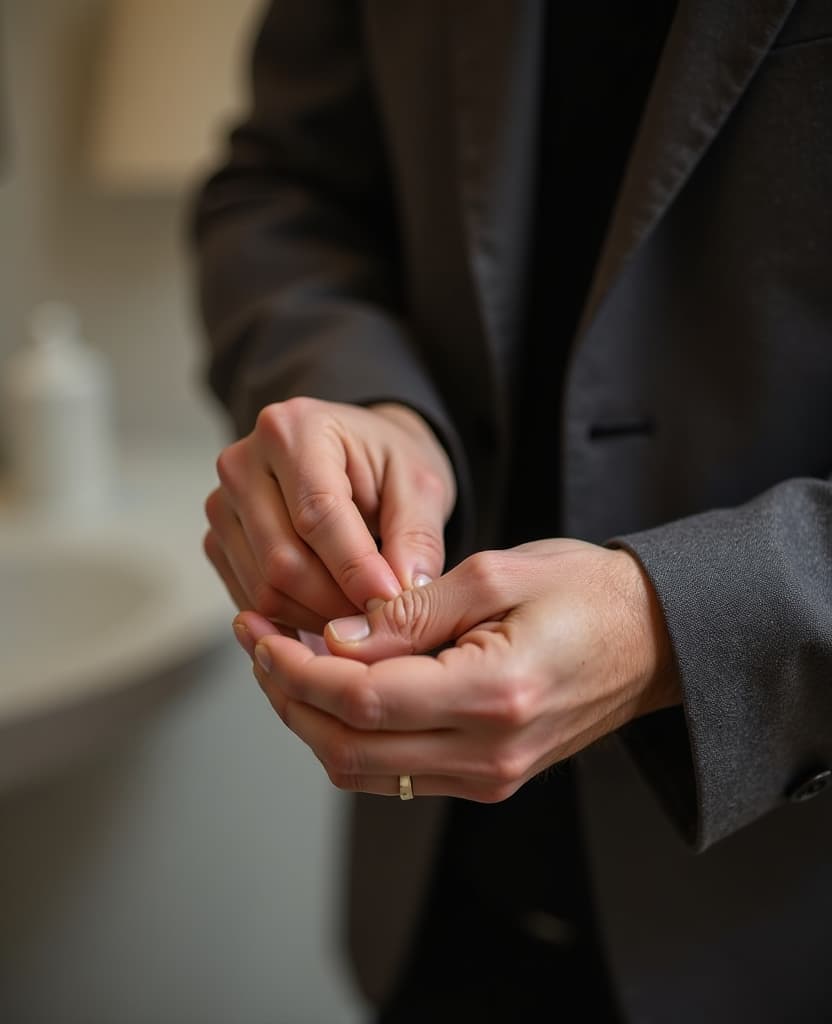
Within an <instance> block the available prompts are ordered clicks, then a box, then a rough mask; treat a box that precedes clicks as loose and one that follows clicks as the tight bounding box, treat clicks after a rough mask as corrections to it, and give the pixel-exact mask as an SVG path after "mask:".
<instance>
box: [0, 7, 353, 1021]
mask: <svg viewBox="0 0 832 1024" xmlns="http://www.w3.org/2000/svg"><path fill="white" fill-rule="evenodd" d="M260 6H261V4H260V3H259V2H258V0H0V254H2V264H1V265H2V273H0V424H2V426H0V612H1V613H0V1020H2V1021H3V1022H7V1024H25V1022H43V1024H74V1022H78V1024H80V1022H83V1024H97V1022H102V1024H104V1022H106V1024H114V1022H118V1024H132V1022H136V1024H140V1022H141V1024H150V1022H153V1024H167V1022H171V1024H188V1022H191V1021H194V1022H197V1021H199V1022H200V1024H212V1022H217V1024H219V1022H223V1024H226V1022H228V1021H234V1022H235V1024H249V1022H251V1024H257V1022H266V1021H269V1022H275V1024H302V1022H310V1024H330V1022H333V1024H338V1022H347V1024H349V1022H356V1021H359V1020H361V1019H363V1008H362V1006H361V1005H360V1002H359V1000H358V997H357V996H356V995H355V993H354V990H353V988H352V986H351V983H350V981H349V978H348V975H347V972H346V970H345V968H344V965H343V960H342V955H341V953H340V950H339V948H338V935H337V914H338V901H339V890H340V859H341V845H342V844H341V830H342V826H343V820H342V814H343V812H344V810H345V804H344V802H343V798H342V797H340V796H339V795H338V794H336V793H335V792H334V791H332V790H331V788H330V786H329V783H328V781H327V780H326V777H325V775H324V773H323V772H322V770H321V769H320V768H319V766H318V764H317V762H316V761H315V760H314V758H313V757H312V755H311V754H309V753H308V751H306V750H305V749H304V748H303V747H302V746H301V744H300V743H299V742H298V741H296V740H295V739H294V738H293V737H291V736H290V735H287V734H286V733H285V732H284V731H283V729H282V727H281V725H280V722H279V721H278V720H277V718H276V717H275V716H274V715H273V714H272V712H271V711H270V709H269V708H268V706H267V704H266V702H265V699H264V698H263V697H262V694H261V693H260V691H259V689H258V687H257V685H256V682H255V681H254V679H253V678H252V676H251V672H250V668H249V666H248V663H247V659H246V658H245V657H244V656H243V654H242V653H241V652H240V651H239V649H238V648H237V647H236V644H235V643H234V641H233V639H232V638H231V630H230V621H231V618H232V615H233V609H232V608H231V605H230V603H229V602H228V600H227V599H226V597H225V595H224V593H223V592H222V590H221V588H220V586H219V584H218V583H217V582H216V581H215V580H214V578H213V576H212V574H211V572H210V571H209V569H208V567H207V566H206V565H205V563H204V559H203V556H202V552H201V538H202V534H203V532H204V516H203V512H202V502H203V500H204V497H205V496H206V495H207V493H208V491H209V490H210V489H211V488H212V486H213V480H214V470H213V461H214V458H215V456H216V454H217V452H218V450H219V448H220V447H221V446H222V445H223V443H224V442H225V439H226V425H225V422H224V419H223V417H222V415H221V414H220V412H219V410H218V409H216V408H215V407H214V406H213V404H212V402H211V400H210V399H209V398H208V397H207V395H206V393H205V390H204V388H203V384H202V380H201V368H200V361H201V352H200V342H199V327H198V323H197V319H196V316H195V314H194V311H193V299H192V295H191V290H190V270H189V266H188V254H187V246H186V237H185V222H186V216H187V210H188V204H189V202H190V197H191V194H192V189H193V184H194V182H195V181H196V180H198V178H199V177H200V175H201V174H202V173H204V169H205V167H206V166H208V164H209V163H210V160H211V154H213V158H214V159H216V158H217V154H219V153H220V152H221V148H222V137H223V132H224V130H225V129H226V128H227V125H228V123H229V119H230V118H231V117H232V116H233V112H234V111H235V110H237V109H239V108H240V106H241V105H242V103H243V102H244V96H245V53H246V50H247V47H248V45H249V43H250V40H251V36H252V32H253V30H254V28H255V25H256V21H257V17H258V11H259V7H260ZM44 303H52V305H50V306H46V307H44V305H43V304H44ZM54 303H60V304H61V305H59V306H56V305H54ZM82 442H83V443H82ZM81 449H83V450H84V451H85V452H86V453H87V456H86V461H84V459H83V458H81V461H80V462H77V460H78V458H79V456H78V452H79V450H81ZM76 462H77V464H76ZM79 480H81V481H83V487H81V486H80V485H79V484H78V481H79Z"/></svg>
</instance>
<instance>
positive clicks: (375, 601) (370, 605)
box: [364, 597, 385, 612]
mask: <svg viewBox="0 0 832 1024" xmlns="http://www.w3.org/2000/svg"><path fill="white" fill-rule="evenodd" d="M384 603H385V602H384V598H383V597H371V598H370V600H369V601H368V602H367V603H366V604H365V605H364V607H365V608H366V609H367V611H368V612H374V611H375V610H376V608H381V606H382V605H383V604H384Z"/></svg>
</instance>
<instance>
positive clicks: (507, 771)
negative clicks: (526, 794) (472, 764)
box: [489, 746, 526, 788]
mask: <svg viewBox="0 0 832 1024" xmlns="http://www.w3.org/2000/svg"><path fill="white" fill-rule="evenodd" d="M525 771H526V758H525V756H524V755H523V754H522V753H521V752H520V751H518V750H516V749H515V748H513V747H511V746H506V747H503V748H502V749H499V750H497V751H496V752H495V753H494V755H493V757H492V758H491V764H490V771H489V783H490V784H491V785H492V786H496V787H497V788H500V787H505V786H514V787H515V788H517V787H518V786H519V785H520V783H521V781H522V779H523V776H524V774H525Z"/></svg>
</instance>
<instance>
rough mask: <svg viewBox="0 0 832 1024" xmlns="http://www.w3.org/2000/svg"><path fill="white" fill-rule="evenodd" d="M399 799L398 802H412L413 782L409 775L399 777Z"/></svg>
mask: <svg viewBox="0 0 832 1024" xmlns="http://www.w3.org/2000/svg"><path fill="white" fill-rule="evenodd" d="M399 799H400V800H412V799H413V782H412V781H411V778H410V776H409V775H400V776H399Z"/></svg>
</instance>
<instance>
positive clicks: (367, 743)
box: [254, 665, 534, 802]
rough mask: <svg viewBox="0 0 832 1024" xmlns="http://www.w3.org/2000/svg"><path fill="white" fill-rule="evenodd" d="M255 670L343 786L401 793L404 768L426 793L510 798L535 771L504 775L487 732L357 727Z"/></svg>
mask: <svg viewBox="0 0 832 1024" xmlns="http://www.w3.org/2000/svg"><path fill="white" fill-rule="evenodd" d="M254 674H255V676H256V677H257V678H258V681H260V683H261V686H263V687H264V690H266V692H267V694H268V695H269V696H270V700H272V702H273V706H274V707H275V710H276V711H277V712H278V714H279V715H280V717H281V719H282V720H283V722H284V724H285V725H286V726H287V727H288V728H289V729H291V731H292V732H294V733H295V735H296V736H298V738H299V739H301V740H302V741H303V742H304V743H305V744H306V745H307V746H308V747H309V748H310V749H311V750H312V751H313V753H314V754H315V756H316V757H317V758H318V760H319V761H320V762H321V764H322V765H323V766H324V768H325V770H326V772H327V775H328V776H329V778H330V780H331V781H332V783H333V784H334V785H335V786H337V787H339V788H340V789H349V790H356V791H361V792H370V793H380V794H390V795H395V794H397V793H398V777H399V774H401V773H402V772H403V770H404V771H406V773H407V774H409V775H411V776H414V775H415V776H416V777H417V778H418V779H419V793H420V794H421V795H422V796H429V795H446V796H460V797H465V798H468V799H473V800H481V801H489V802H490V801H494V800H502V799H505V798H506V797H507V796H509V795H510V794H511V793H512V792H514V791H515V790H516V789H517V788H519V786H520V785H521V784H522V783H523V782H524V781H525V780H526V779H527V778H529V777H531V775H532V774H533V772H534V768H532V770H530V771H528V772H527V773H525V774H521V775H512V776H511V777H504V776H502V775H501V774H500V772H501V768H500V762H499V758H498V757H497V756H496V755H497V754H498V753H499V751H500V747H499V745H498V744H497V743H495V742H494V739H493V737H490V736H487V735H485V736H480V737H476V738H475V737H470V736H466V735H465V734H464V733H463V732H461V731H459V730H456V729H444V730H433V731H421V732H366V731H362V730H356V729H351V728H350V727H349V726H346V725H344V723H343V722H341V721H339V720H338V719H337V718H333V717H332V716H331V715H328V714H326V713H325V712H322V711H319V710H318V709H317V708H313V707H310V706H309V705H307V704H303V703H300V702H298V701H295V700H290V699H289V698H288V697H286V696H285V694H283V693H280V692H279V691H269V689H268V686H267V685H266V684H265V680H264V678H263V673H262V670H260V668H259V667H258V666H257V665H255V672H254ZM273 698H274V699H273ZM512 763H513V762H512ZM402 765H405V766H406V768H405V769H403V768H402Z"/></svg>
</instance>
